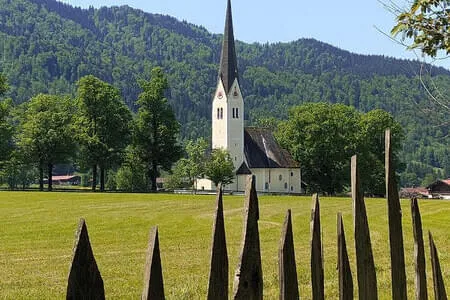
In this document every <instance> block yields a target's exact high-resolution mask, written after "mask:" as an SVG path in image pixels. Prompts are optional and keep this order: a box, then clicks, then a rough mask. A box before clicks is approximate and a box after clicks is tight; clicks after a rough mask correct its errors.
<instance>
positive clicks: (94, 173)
mask: <svg viewBox="0 0 450 300" xmlns="http://www.w3.org/2000/svg"><path fill="white" fill-rule="evenodd" d="M96 188H97V165H93V166H92V191H93V192H95V189H96Z"/></svg>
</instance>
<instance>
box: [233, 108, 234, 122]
mask: <svg viewBox="0 0 450 300" xmlns="http://www.w3.org/2000/svg"><path fill="white" fill-rule="evenodd" d="M233 119H234V107H233Z"/></svg>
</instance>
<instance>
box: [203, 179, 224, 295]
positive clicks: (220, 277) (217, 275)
mask: <svg viewBox="0 0 450 300" xmlns="http://www.w3.org/2000/svg"><path fill="white" fill-rule="evenodd" d="M208 299H210V300H214V299H218V300H220V299H224V300H227V299H228V255H227V243H226V240H225V223H224V218H223V201H222V186H221V185H219V187H218V189H217V207H216V215H215V219H214V225H213V237H212V248H211V269H210V273H209V284H208Z"/></svg>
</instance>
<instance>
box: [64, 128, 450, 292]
mask: <svg viewBox="0 0 450 300" xmlns="http://www.w3.org/2000/svg"><path fill="white" fill-rule="evenodd" d="M385 145H386V146H385V147H386V148H385V155H386V161H385V165H386V191H387V203H388V217H389V240H390V257H391V280H392V299H394V300H397V299H407V290H406V272H405V259H404V248H403V232H402V223H401V218H402V214H401V208H400V200H399V196H398V192H397V183H396V181H395V180H396V179H395V170H394V168H392V165H393V164H392V150H391V142H390V131H389V130H387V131H386V137H385ZM351 184H352V202H353V217H354V235H355V236H354V237H355V248H356V274H357V284H358V293H359V295H358V296H359V299H367V300H370V299H378V289H377V277H376V272H375V264H374V260H373V253H372V246H371V240H370V231H369V224H368V220H367V213H366V207H365V202H364V194H363V191H362V190H361V188H360V186H361V184H360V182H359V174H358V165H357V157H356V156H354V157H352V160H351ZM216 202H217V203H216V212H215V217H214V224H213V235H212V242H211V267H210V273H209V281H208V292H207V293H208V294H207V298H208V299H228V286H229V283H228V254H227V246H226V239H225V224H224V216H223V200H222V190H221V189H220V188H219V189H218V193H217V197H216ZM411 212H412V224H413V233H414V261H415V287H416V293H415V298H416V299H427V297H428V293H427V282H426V273H425V251H424V241H423V233H422V223H421V216H420V211H419V206H418V203H417V199H416V198H413V199H411ZM258 220H259V207H258V196H257V193H256V188H255V177H254V176H249V177H248V179H247V186H246V193H245V212H244V229H243V237H242V243H241V251H240V259H239V264H238V266H237V268H236V272H235V275H234V282H233V299H263V274H262V267H261V251H260V240H259V229H258ZM337 241H338V243H337V248H338V249H337V250H338V251H337V253H338V257H337V269H338V281H339V298H340V299H353V296H354V295H353V290H354V288H353V277H352V272H351V269H350V263H349V258H348V252H347V245H346V240H345V233H344V223H343V221H342V214H341V213H338V215H337ZM429 243H430V253H431V256H430V257H431V266H432V272H433V287H434V296H435V299H438V300H442V299H447V295H446V291H445V286H444V281H443V277H442V272H441V268H440V264H439V258H438V252H437V249H436V245H435V244H434V241H433V237H432V234H431V232H429ZM278 263H279V286H280V299H299V289H298V280H297V268H296V262H295V250H294V241H293V233H292V218H291V210H288V211H287V213H286V218H285V221H284V224H283V228H282V236H281V240H280V246H279V262H278ZM311 285H312V299H318V300H321V299H325V290H324V267H323V249H322V236H321V227H320V201H319V197H318V195H313V207H312V211H311ZM66 298H67V299H104V298H105V292H104V286H103V280H102V277H101V275H100V272H99V270H98V267H97V264H96V261H95V258H94V254H93V252H92V248H91V245H90V241H89V236H88V232H87V227H86V223H85V221H84V220H83V219H81V220H80V223H79V226H78V230H77V234H76V240H75V246H74V250H73V261H72V265H71V269H70V273H69V279H68V286H67V295H66ZM164 298H165V297H164V284H163V272H162V267H161V258H160V249H159V238H158V228H157V227H154V228H152V230H151V232H150V239H149V244H148V251H147V257H146V263H145V273H144V289H143V293H142V299H164Z"/></svg>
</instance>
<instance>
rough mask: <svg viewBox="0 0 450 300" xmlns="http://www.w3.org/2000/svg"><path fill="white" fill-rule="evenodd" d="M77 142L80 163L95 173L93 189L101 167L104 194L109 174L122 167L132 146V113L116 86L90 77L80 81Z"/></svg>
mask: <svg viewBox="0 0 450 300" xmlns="http://www.w3.org/2000/svg"><path fill="white" fill-rule="evenodd" d="M77 104H78V114H77V120H76V128H77V129H78V130H77V139H78V141H79V143H80V160H81V162H82V164H83V165H85V166H91V167H92V170H93V172H92V173H93V181H92V189H93V190H95V188H96V178H97V176H96V175H97V167H100V190H101V191H103V190H104V187H105V170H106V169H107V168H108V167H111V166H113V165H117V164H119V163H120V160H121V157H122V154H123V151H124V149H125V147H126V146H127V145H128V144H129V142H130V122H131V112H130V110H129V109H128V107H127V106H126V105H125V103H124V102H123V101H122V98H121V96H120V93H119V91H118V90H117V89H116V88H115V87H113V86H112V85H110V84H108V83H106V82H103V81H102V80H100V79H98V78H97V77H95V76H92V75H89V76H85V77H83V78H81V79H80V80H79V81H78V98H77Z"/></svg>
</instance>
